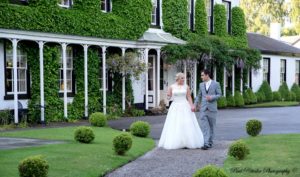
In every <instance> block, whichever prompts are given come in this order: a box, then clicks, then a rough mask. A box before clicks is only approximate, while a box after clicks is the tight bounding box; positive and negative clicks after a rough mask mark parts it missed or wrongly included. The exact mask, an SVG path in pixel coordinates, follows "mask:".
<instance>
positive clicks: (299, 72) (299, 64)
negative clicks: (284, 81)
mask: <svg viewBox="0 0 300 177" xmlns="http://www.w3.org/2000/svg"><path fill="white" fill-rule="evenodd" d="M295 83H296V84H298V85H300V60H296V68H295Z"/></svg>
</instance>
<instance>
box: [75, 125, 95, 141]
mask: <svg viewBox="0 0 300 177" xmlns="http://www.w3.org/2000/svg"><path fill="white" fill-rule="evenodd" d="M74 139H75V140H76V141H78V142H80V143H87V144H88V143H91V142H92V141H93V140H94V139H95V134H94V132H93V130H92V128H90V127H85V126H81V127H78V128H76V130H75V133H74Z"/></svg>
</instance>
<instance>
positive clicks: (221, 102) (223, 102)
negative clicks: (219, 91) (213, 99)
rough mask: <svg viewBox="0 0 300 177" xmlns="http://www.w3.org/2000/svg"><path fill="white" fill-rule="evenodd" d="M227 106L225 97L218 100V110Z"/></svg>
mask: <svg viewBox="0 0 300 177" xmlns="http://www.w3.org/2000/svg"><path fill="white" fill-rule="evenodd" d="M226 106H227V101H226V98H225V97H223V96H222V97H221V98H220V99H218V108H226Z"/></svg>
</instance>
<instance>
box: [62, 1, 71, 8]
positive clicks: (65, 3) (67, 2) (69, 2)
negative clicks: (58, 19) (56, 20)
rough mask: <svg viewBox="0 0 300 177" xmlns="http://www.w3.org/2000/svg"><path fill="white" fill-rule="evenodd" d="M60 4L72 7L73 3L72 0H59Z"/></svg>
mask: <svg viewBox="0 0 300 177" xmlns="http://www.w3.org/2000/svg"><path fill="white" fill-rule="evenodd" d="M58 5H59V6H60V7H64V8H70V7H71V6H72V5H73V1H72V0H58Z"/></svg>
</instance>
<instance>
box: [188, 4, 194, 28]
mask: <svg viewBox="0 0 300 177" xmlns="http://www.w3.org/2000/svg"><path fill="white" fill-rule="evenodd" d="M187 9H188V11H187V12H188V19H187V20H188V25H189V28H190V30H192V31H193V30H194V13H195V12H194V10H195V8H194V0H188V7H187Z"/></svg>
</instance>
